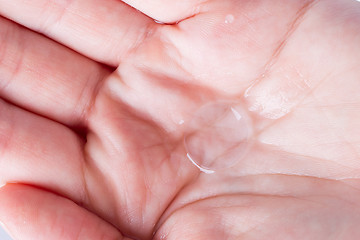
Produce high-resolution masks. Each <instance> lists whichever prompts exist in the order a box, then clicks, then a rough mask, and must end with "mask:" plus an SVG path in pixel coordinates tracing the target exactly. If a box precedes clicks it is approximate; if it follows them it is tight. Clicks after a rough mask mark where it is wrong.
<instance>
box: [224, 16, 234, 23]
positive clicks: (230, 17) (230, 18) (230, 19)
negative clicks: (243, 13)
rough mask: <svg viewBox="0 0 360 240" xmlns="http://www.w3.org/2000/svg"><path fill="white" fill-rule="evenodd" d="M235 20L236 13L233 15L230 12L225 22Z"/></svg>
mask: <svg viewBox="0 0 360 240" xmlns="http://www.w3.org/2000/svg"><path fill="white" fill-rule="evenodd" d="M234 20H235V17H234V15H232V14H228V15H226V17H225V23H227V24H228V23H233V22H234Z"/></svg>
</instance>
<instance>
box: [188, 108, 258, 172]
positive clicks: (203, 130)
mask: <svg viewBox="0 0 360 240" xmlns="http://www.w3.org/2000/svg"><path fill="white" fill-rule="evenodd" d="M251 135H252V126H251V121H250V118H249V116H248V115H247V112H246V110H245V109H244V108H243V107H242V106H241V105H240V104H239V103H229V102H216V103H210V104H207V105H205V106H203V107H202V108H200V109H199V110H198V111H197V112H196V113H195V114H194V117H193V119H192V120H191V121H190V123H189V126H188V129H187V131H186V134H185V137H184V145H185V148H186V151H187V157H188V159H189V160H190V161H191V162H192V163H193V164H194V165H195V166H196V167H198V168H199V169H200V170H201V171H203V172H205V173H214V172H215V171H217V170H221V169H226V168H229V167H232V166H234V165H235V164H236V163H238V162H239V161H240V160H241V159H242V158H243V157H245V155H246V154H247V152H248V150H249V148H250V140H249V138H250V136H251Z"/></svg>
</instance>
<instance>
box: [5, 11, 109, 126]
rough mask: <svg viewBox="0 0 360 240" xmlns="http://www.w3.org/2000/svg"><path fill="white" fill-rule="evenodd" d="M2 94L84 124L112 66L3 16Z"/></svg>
mask: <svg viewBox="0 0 360 240" xmlns="http://www.w3.org/2000/svg"><path fill="white" fill-rule="evenodd" d="M0 42H1V45H0V96H1V97H3V98H5V99H7V100H8V101H11V102H13V103H15V104H17V105H20V106H22V107H23V108H26V109H28V110H31V111H33V112H36V113H38V114H41V115H45V116H46V117H48V118H51V119H54V120H56V121H60V122H63V123H65V124H69V125H81V122H82V120H83V118H84V115H85V112H86V109H87V107H88V104H89V103H90V102H91V99H92V97H93V95H94V94H95V91H96V86H97V84H98V83H99V82H100V81H101V80H102V79H103V78H105V77H106V76H107V75H108V74H109V70H107V69H105V68H104V67H103V66H102V65H100V64H98V63H96V62H93V61H91V60H89V59H87V58H85V57H83V56H81V55H80V54H78V53H76V52H74V51H72V50H70V49H68V48H66V47H64V46H61V45H59V44H57V43H55V42H53V41H51V40H49V39H47V38H45V37H44V36H41V35H39V34H37V33H34V32H31V31H30V30H27V29H25V28H23V27H21V26H19V25H17V24H15V23H13V22H10V21H9V20H6V19H4V18H1V17H0Z"/></svg>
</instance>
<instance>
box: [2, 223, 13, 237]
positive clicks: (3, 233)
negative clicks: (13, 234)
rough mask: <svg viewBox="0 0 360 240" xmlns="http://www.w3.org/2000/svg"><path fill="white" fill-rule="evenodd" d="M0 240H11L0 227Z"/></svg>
mask: <svg viewBox="0 0 360 240" xmlns="http://www.w3.org/2000/svg"><path fill="white" fill-rule="evenodd" d="M0 240H12V238H10V237H9V235H7V234H6V232H5V231H4V229H2V227H1V226H0Z"/></svg>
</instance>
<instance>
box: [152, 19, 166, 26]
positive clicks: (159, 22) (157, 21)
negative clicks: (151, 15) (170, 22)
mask: <svg viewBox="0 0 360 240" xmlns="http://www.w3.org/2000/svg"><path fill="white" fill-rule="evenodd" d="M154 22H156V23H158V24H162V25H164V24H165V23H164V22H161V21H159V20H156V19H154Z"/></svg>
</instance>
